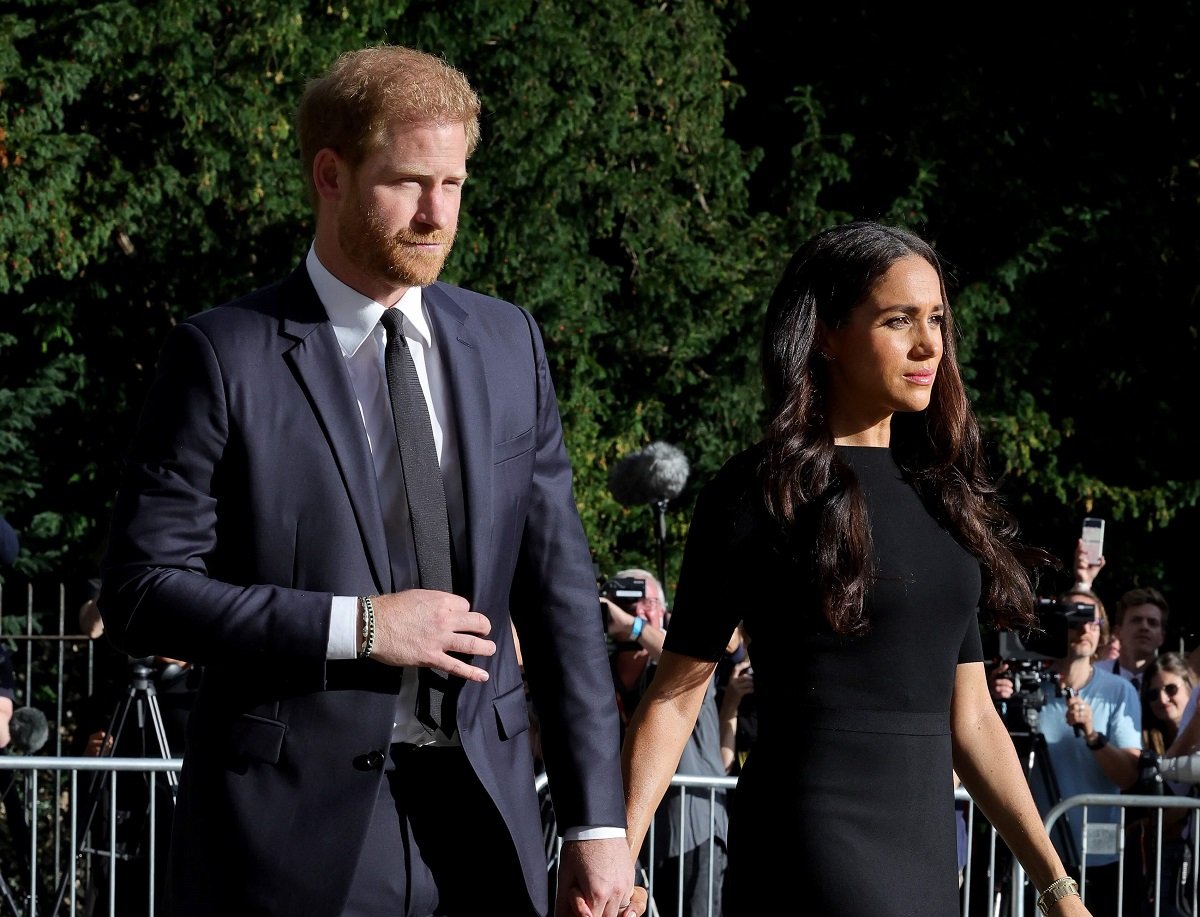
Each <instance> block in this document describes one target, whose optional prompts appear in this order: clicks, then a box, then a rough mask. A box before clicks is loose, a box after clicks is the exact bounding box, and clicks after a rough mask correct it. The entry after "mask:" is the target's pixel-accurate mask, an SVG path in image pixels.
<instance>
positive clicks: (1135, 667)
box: [1117, 651, 1153, 672]
mask: <svg viewBox="0 0 1200 917" xmlns="http://www.w3.org/2000/svg"><path fill="white" fill-rule="evenodd" d="M1152 658H1153V657H1148V658H1145V659H1132V658H1130V657H1128V656H1126V655H1125V652H1124V651H1122V652H1121V655H1120V656H1118V657H1117V662H1119V663H1120V664H1121V668H1123V669H1125V670H1126V671H1128V672H1140V671H1141V670H1142V669H1144V668H1145V667H1146V665H1147V664H1148V663H1149V662H1150V659H1152Z"/></svg>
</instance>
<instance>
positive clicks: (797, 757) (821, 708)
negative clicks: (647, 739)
mask: <svg viewBox="0 0 1200 917" xmlns="http://www.w3.org/2000/svg"><path fill="white" fill-rule="evenodd" d="M837 448H838V452H839V455H841V456H842V457H843V458H844V459H845V460H846V461H847V462H848V463H849V465H850V467H851V468H852V469H853V472H854V473H855V475H857V477H858V479H859V481H860V483H861V485H862V487H863V490H864V492H865V494H866V498H867V506H868V513H869V517H870V522H871V532H872V540H873V545H874V552H875V569H876V573H877V576H876V583H875V586H874V588H873V590H872V592H871V594H870V595H869V596H868V600H867V606H866V607H867V612H868V614H869V616H870V620H871V622H872V626H871V630H870V632H869V633H867V634H866V635H865V636H862V637H857V638H844V637H839V636H837V635H836V634H834V633H833V631H832V630H831V629H830V627H829V626H828V624H827V622H826V621H825V619H824V617H823V615H822V614H821V612H820V609H819V607H818V605H817V603H816V594H817V593H816V589H815V586H814V585H813V576H812V570H811V563H810V560H809V556H810V552H811V548H812V545H813V543H814V540H815V522H813V520H811V519H810V520H808V521H807V522H804V523H802V526H801V527H800V528H799V529H798V530H797V532H798V533H797V534H796V535H795V536H794V537H793V539H792V540H791V541H790V542H789V540H788V539H785V537H784V536H783V535H782V534H781V533H780V531H779V528H778V526H777V525H775V524H774V523H773V522H772V521H771V519H770V518H769V517H768V516H767V514H766V511H765V509H764V508H763V505H762V497H761V491H760V489H759V486H758V482H757V477H756V474H755V465H756V462H757V456H758V453H757V451H756V450H754V449H752V450H748V451H747V452H744V453H742V454H740V455H738V456H735V457H734V458H733V459H731V460H730V461H729V462H728V463H727V464H726V466H725V467H724V468H723V469H722V470H721V471H720V472H719V473H718V475H717V476H716V477H715V478H714V479H713V481H711V482H710V483H709V484H708V485H707V486H706V487H705V489H704V490H703V492H702V493H701V495H700V498H699V501H698V502H697V505H696V511H695V514H694V516H693V519H692V524H691V530H690V532H689V535H688V542H687V546H686V548H685V552H684V561H683V568H682V571H681V575H680V583H679V588H678V590H677V594H676V600H675V608H674V612H673V614H672V616H671V626H670V629H669V630H668V632H667V640H666V649H668V650H671V651H673V652H676V653H682V654H685V655H688V656H693V657H696V658H700V659H707V660H714V661H715V660H717V659H719V658H720V655H721V651H722V650H723V648H724V646H725V644H726V642H727V641H728V639H729V636H730V634H731V633H732V632H733V629H734V627H735V626H736V624H737V622H738V620H739V619H744V620H745V622H746V626H747V631H748V633H749V635H750V656H751V658H752V660H753V665H754V681H755V697H756V700H757V704H758V736H757V738H756V739H755V744H754V747H753V748H752V750H751V752H750V755H749V758H748V760H747V762H746V764H745V767H744V768H743V770H742V773H741V776H740V777H739V782H738V787H737V790H736V793H735V798H734V805H733V817H732V819H731V825H730V837H729V857H730V861H729V871H728V873H727V881H726V887H725V894H724V902H725V910H724V913H725V915H727V917H735V915H736V917H742V915H763V914H775V913H792V912H799V911H800V910H804V911H805V912H806V913H817V914H822V915H847V917H851V915H853V917H859V915H868V914H869V915H871V917H901V915H921V917H952V915H954V914H957V913H958V912H959V894H958V874H957V862H956V836H955V821H954V795H953V782H952V777H951V767H952V765H951V754H950V735H949V711H950V699H951V695H952V693H953V687H954V678H955V670H956V667H957V665H958V664H959V663H961V662H980V661H982V660H983V650H982V646H981V642H980V636H979V628H978V624H977V617H976V609H977V606H978V601H979V595H980V571H979V564H978V562H977V561H976V559H975V558H974V557H973V556H972V555H970V554H969V553H968V552H967V551H966V550H965V549H964V548H962V547H961V546H960V545H959V544H958V543H957V542H956V541H955V540H954V538H953V537H951V535H950V534H949V533H948V532H947V531H946V530H945V529H943V528H942V527H941V526H940V525H939V524H938V523H937V521H936V520H935V519H934V518H933V516H932V515H931V514H930V513H929V511H928V510H927V508H926V507H925V505H924V504H923V503H922V501H921V499H920V498H919V497H918V495H917V493H916V491H915V490H914V489H913V488H912V487H911V486H910V485H909V484H908V483H907V482H906V481H905V480H904V477H903V474H902V472H901V470H900V469H899V467H898V466H897V465H896V464H895V462H894V460H893V459H892V455H891V452H890V450H888V449H886V448H867V447H843V446H839V447H837ZM810 908H812V909H813V910H810Z"/></svg>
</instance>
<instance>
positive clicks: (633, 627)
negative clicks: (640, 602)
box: [629, 617, 646, 643]
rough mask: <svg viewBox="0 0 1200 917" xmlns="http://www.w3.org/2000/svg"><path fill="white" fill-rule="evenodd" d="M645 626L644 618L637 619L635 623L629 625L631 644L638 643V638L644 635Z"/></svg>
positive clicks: (634, 620)
mask: <svg viewBox="0 0 1200 917" xmlns="http://www.w3.org/2000/svg"><path fill="white" fill-rule="evenodd" d="M645 626H646V620H645V619H644V618H636V617H635V618H634V619H633V623H632V624H630V625H629V639H630V641H631V642H634V643H636V642H637V639H638V637H640V636H641V635H642V628H643V627H645Z"/></svg>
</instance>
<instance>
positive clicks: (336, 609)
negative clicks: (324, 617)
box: [325, 595, 358, 659]
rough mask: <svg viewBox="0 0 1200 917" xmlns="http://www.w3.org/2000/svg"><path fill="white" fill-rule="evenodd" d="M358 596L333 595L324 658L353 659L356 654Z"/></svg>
mask: <svg viewBox="0 0 1200 917" xmlns="http://www.w3.org/2000/svg"><path fill="white" fill-rule="evenodd" d="M357 630H358V596H356V595H335V596H334V597H333V608H331V609H330V612H329V644H328V645H327V646H326V647H325V658H326V659H355V658H357V656H358V634H357V633H356V631H357Z"/></svg>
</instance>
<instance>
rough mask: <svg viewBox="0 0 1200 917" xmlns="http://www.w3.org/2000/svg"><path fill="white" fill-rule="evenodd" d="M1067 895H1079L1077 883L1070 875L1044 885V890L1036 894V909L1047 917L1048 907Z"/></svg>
mask: <svg viewBox="0 0 1200 917" xmlns="http://www.w3.org/2000/svg"><path fill="white" fill-rule="evenodd" d="M1069 895H1074V896H1075V897H1077V898H1078V897H1079V883H1077V882H1076V881H1075V880H1074V879H1072V878H1071V877H1070V876H1063V877H1062V878H1060V879H1055V880H1054V881H1053V882H1051V883H1050V884H1049V885H1047V886H1046V889H1045V891H1043V892H1042V893H1041V894H1040V895H1038V899H1037V906H1038V910H1039V911H1041V912H1042V913H1043V914H1045V915H1047V917H1049V914H1050V908H1052V907H1053V906H1054V905H1055V904H1057V903H1058V902H1059V901H1061V900H1062V899H1063V898H1066V897H1067V896H1069Z"/></svg>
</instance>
